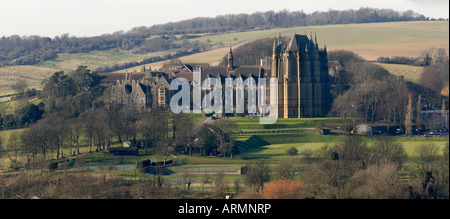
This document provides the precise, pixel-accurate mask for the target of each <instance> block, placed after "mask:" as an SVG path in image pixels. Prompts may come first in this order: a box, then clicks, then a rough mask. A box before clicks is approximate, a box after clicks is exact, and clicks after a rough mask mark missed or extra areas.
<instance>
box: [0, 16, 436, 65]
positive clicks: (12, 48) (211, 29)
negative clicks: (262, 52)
mask: <svg viewBox="0 0 450 219" xmlns="http://www.w3.org/2000/svg"><path fill="white" fill-rule="evenodd" d="M427 19H428V18H426V17H425V16H423V15H420V14H417V13H414V12H413V11H407V12H398V11H394V10H392V9H372V8H361V9H359V10H345V11H337V10H329V11H327V12H314V13H312V14H306V13H304V12H302V11H300V12H299V11H293V12H289V11H286V10H283V11H279V12H273V11H268V12H256V13H253V14H237V15H235V14H229V15H221V16H217V17H215V18H201V17H200V18H194V19H189V20H184V21H179V22H170V23H167V24H161V25H153V26H151V27H136V28H133V29H132V30H130V31H128V32H123V31H118V32H115V33H114V34H104V35H101V36H95V37H72V36H69V34H64V35H61V36H57V37H54V38H49V37H41V36H25V37H20V36H17V35H15V36H8V37H6V36H3V37H2V38H0V51H1V52H0V67H1V66H11V65H32V64H37V63H41V62H43V61H46V60H52V59H55V58H57V57H58V54H61V53H69V54H74V53H87V52H91V51H99V50H110V49H120V50H125V51H129V52H131V53H135V54H143V53H148V52H159V51H165V50H172V49H182V50H187V51H189V50H192V51H194V52H195V51H196V52H198V51H202V50H204V45H199V44H195V43H194V44H192V42H191V43H189V42H190V41H189V39H190V38H192V37H196V36H195V35H192V34H204V33H209V34H217V33H225V32H229V31H237V32H241V31H248V30H262V29H273V28H288V27H295V26H310V25H326V24H349V23H372V22H395V21H420V20H427ZM176 35H181V36H179V37H177V36H176ZM177 40H183V41H181V43H180V42H179V41H177Z"/></svg>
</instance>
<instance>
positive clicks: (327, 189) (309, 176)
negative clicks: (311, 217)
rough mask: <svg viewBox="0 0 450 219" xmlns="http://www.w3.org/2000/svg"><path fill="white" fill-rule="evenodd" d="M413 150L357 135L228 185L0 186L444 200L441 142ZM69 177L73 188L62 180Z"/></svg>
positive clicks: (107, 179) (252, 168)
mask: <svg viewBox="0 0 450 219" xmlns="http://www.w3.org/2000/svg"><path fill="white" fill-rule="evenodd" d="M414 152H415V153H414V155H412V156H409V157H408V155H407V154H406V153H405V150H404V148H403V145H402V144H400V143H398V142H396V141H394V140H393V139H391V138H380V139H378V140H377V141H375V142H374V143H373V146H371V147H369V146H368V145H367V142H365V141H364V140H363V139H362V138H360V137H348V138H347V139H346V140H345V141H344V142H342V143H338V144H336V145H332V146H329V145H325V146H324V147H322V148H321V149H320V150H318V151H316V152H314V153H312V154H309V153H305V154H309V155H308V156H306V155H305V156H302V157H298V156H290V157H287V158H285V159H283V160H281V161H280V162H278V163H277V164H276V165H271V164H270V163H269V162H268V161H265V160H259V161H255V162H249V163H248V164H247V171H246V173H245V175H244V178H243V179H242V181H241V180H240V179H236V180H234V182H232V183H233V184H234V189H233V188H232V187H230V181H227V180H225V179H224V177H223V174H220V173H219V174H217V175H216V176H215V177H211V176H210V175H205V176H203V177H201V178H195V179H194V178H192V176H191V175H189V174H186V175H184V187H183V186H171V183H170V182H169V181H165V180H164V179H160V180H158V181H156V180H145V181H143V180H136V179H134V180H126V181H125V180H123V179H120V178H118V177H114V176H109V175H103V176H101V177H100V178H98V176H93V175H87V174H84V173H80V174H38V175H35V174H31V175H30V174H19V175H17V176H15V177H14V180H13V179H12V178H10V179H9V181H10V183H9V186H7V187H5V185H2V184H0V191H2V193H1V194H3V196H4V197H5V195H6V197H8V198H9V197H11V198H17V197H23V198H27V197H30V196H31V195H36V194H40V195H43V196H47V197H51V198H188V197H191V198H192V197H197V198H205V197H212V198H223V197H224V196H225V195H229V194H232V193H234V194H237V196H236V198H247V199H248V198H251V199H255V198H270V199H286V198H287V199H297V198H316V199H348V198H353V199H358V198H362V199H408V198H412V199H440V198H449V159H448V158H449V154H448V153H449V146H448V143H447V144H446V146H445V147H444V148H443V149H442V151H441V149H440V148H439V147H437V146H436V145H434V144H429V143H426V144H422V145H419V146H417V147H416V149H415V151H414ZM441 153H442V154H441ZM81 159H82V158H81ZM407 160H409V161H410V164H409V165H408V169H409V170H408V174H409V175H408V178H409V181H408V182H406V183H405V182H400V181H399V178H398V176H399V174H404V172H403V169H405V168H404V165H405V162H406V161H407ZM0 177H2V176H0ZM55 177H56V178H57V180H55ZM74 180H76V182H77V185H76V186H73V185H74V184H73V183H69V182H70V181H72V182H73V181H74ZM0 182H2V181H0ZM194 182H197V183H200V184H201V187H202V189H201V190H200V189H197V190H190V185H191V184H192V183H194ZM206 184H213V187H212V190H205V185H206ZM39 185H46V186H45V187H39ZM242 185H246V186H247V189H245V188H244V187H242ZM142 186H144V187H142ZM110 188H114V189H113V190H111V189H110ZM112 191H114V192H112Z"/></svg>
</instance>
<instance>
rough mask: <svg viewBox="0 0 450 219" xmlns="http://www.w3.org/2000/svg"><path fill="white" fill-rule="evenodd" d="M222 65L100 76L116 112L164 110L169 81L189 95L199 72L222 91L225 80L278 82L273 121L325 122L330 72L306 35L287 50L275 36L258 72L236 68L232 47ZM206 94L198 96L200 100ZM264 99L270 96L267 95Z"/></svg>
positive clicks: (168, 65)
mask: <svg viewBox="0 0 450 219" xmlns="http://www.w3.org/2000/svg"><path fill="white" fill-rule="evenodd" d="M227 60H228V63H227V66H209V65H208V64H201V63H199V64H192V63H191V64H186V63H184V64H183V63H181V62H180V63H165V64H164V65H163V71H164V72H160V73H156V72H151V70H150V69H145V67H144V68H143V69H142V72H140V73H137V72H134V73H125V74H123V73H122V74H113V73H111V74H104V76H105V78H104V80H102V83H105V84H108V85H109V86H111V98H110V103H111V104H117V105H118V106H119V107H123V106H125V105H130V104H131V105H134V106H136V107H137V108H138V109H142V110H144V109H155V108H161V109H167V108H168V107H169V104H170V98H171V97H172V95H173V94H174V93H173V91H170V83H171V81H172V79H173V78H185V79H187V80H188V81H189V82H191V91H192V86H193V83H192V82H193V73H194V72H200V75H201V79H200V80H201V81H202V82H203V81H204V80H205V79H207V78H217V79H219V80H220V81H221V82H222V85H224V84H225V79H226V78H232V79H235V78H242V80H243V81H245V80H246V79H247V78H253V79H255V81H256V83H257V82H258V78H266V79H270V78H271V77H273V78H278V118H313V117H326V116H327V114H328V111H329V110H330V108H331V103H332V96H331V94H330V76H329V71H330V68H329V65H328V64H329V63H328V58H327V51H326V48H324V49H319V46H318V43H317V37H316V39H315V42H313V40H312V37H311V38H309V39H308V37H307V36H306V35H298V34H295V35H294V36H293V37H292V39H291V41H290V42H289V44H288V45H286V46H283V43H282V40H281V36H280V37H279V38H278V40H276V39H274V44H273V55H272V57H271V58H266V59H264V60H261V65H259V66H235V65H234V57H233V51H232V49H231V47H230V50H229V52H228V55H227ZM333 67H335V66H333ZM99 75H100V76H101V75H102V74H99ZM267 83H268V80H267ZM205 94H206V91H205V90H203V91H202V99H203V97H204V96H205ZM266 95H267V97H268V96H269V95H270V92H269V90H268V89H267V93H266ZM191 98H192V95H191ZM267 99H269V98H267ZM233 100H234V101H235V100H236V98H235V97H234V98H233ZM191 103H192V101H191ZM233 105H234V106H236V103H233ZM191 108H192V105H191Z"/></svg>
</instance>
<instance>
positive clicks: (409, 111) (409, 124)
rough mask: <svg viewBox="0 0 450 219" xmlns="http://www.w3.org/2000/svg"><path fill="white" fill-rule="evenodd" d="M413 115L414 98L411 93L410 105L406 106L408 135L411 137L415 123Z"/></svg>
mask: <svg viewBox="0 0 450 219" xmlns="http://www.w3.org/2000/svg"><path fill="white" fill-rule="evenodd" d="M412 117H413V109H412V98H411V95H409V100H408V107H407V108H406V115H405V129H406V135H408V136H409V137H411V130H412V125H413V122H412Z"/></svg>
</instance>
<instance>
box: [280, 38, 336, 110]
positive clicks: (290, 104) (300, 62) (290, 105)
mask: <svg viewBox="0 0 450 219" xmlns="http://www.w3.org/2000/svg"><path fill="white" fill-rule="evenodd" d="M271 68H272V74H271V77H275V78H278V118H313V117H326V116H327V114H328V111H329V110H330V108H331V103H332V96H331V93H330V76H329V68H328V57H327V50H326V47H325V48H324V49H319V45H318V43H317V36H316V37H315V42H313V40H312V36H311V37H310V38H309V39H308V37H307V36H306V35H298V34H295V35H294V36H293V37H292V39H291V41H290V42H289V44H288V45H287V46H286V47H284V46H283V45H282V41H281V38H279V39H278V42H277V40H276V39H274V44H273V55H272V66H271Z"/></svg>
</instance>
